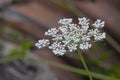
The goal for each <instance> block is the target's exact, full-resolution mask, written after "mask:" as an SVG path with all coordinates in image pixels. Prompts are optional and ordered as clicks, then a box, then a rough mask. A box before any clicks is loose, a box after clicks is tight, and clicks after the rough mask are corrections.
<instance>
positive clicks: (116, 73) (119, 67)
mask: <svg viewBox="0 0 120 80" xmlns="http://www.w3.org/2000/svg"><path fill="white" fill-rule="evenodd" d="M108 74H109V75H110V76H112V77H116V78H120V63H119V64H116V65H114V66H113V67H111V68H110V69H109V70H108Z"/></svg>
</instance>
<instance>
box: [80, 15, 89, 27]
mask: <svg viewBox="0 0 120 80" xmlns="http://www.w3.org/2000/svg"><path fill="white" fill-rule="evenodd" d="M78 20H79V24H80V25H82V26H88V25H89V19H87V18H85V17H83V18H78ZM83 28H84V27H83Z"/></svg>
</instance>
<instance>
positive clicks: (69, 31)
mask: <svg viewBox="0 0 120 80" xmlns="http://www.w3.org/2000/svg"><path fill="white" fill-rule="evenodd" d="M78 21H79V22H78V24H75V23H73V22H72V19H71V18H64V19H60V20H59V22H58V23H59V24H60V27H59V28H51V29H49V30H48V31H47V32H45V35H46V36H50V37H52V41H53V42H52V43H51V44H50V42H49V40H46V39H43V40H39V41H38V43H36V44H35V46H37V47H38V48H42V47H46V46H48V47H49V49H52V52H53V53H54V54H58V55H64V54H65V53H66V52H67V51H69V52H73V51H76V50H77V49H78V47H79V48H80V49H81V50H86V49H89V48H91V47H92V44H91V43H93V42H95V41H98V40H102V39H104V38H106V33H104V32H102V31H101V30H100V29H101V28H102V27H104V24H105V22H104V21H101V20H99V19H98V20H97V21H95V23H94V24H92V27H90V23H89V19H87V18H85V17H83V18H78Z"/></svg>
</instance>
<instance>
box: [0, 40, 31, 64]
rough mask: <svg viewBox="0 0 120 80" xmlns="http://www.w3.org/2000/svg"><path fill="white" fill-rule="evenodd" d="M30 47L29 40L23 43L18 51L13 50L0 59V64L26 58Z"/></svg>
mask: <svg viewBox="0 0 120 80" xmlns="http://www.w3.org/2000/svg"><path fill="white" fill-rule="evenodd" d="M30 47H31V42H30V41H29V40H27V41H25V42H23V43H22V45H21V46H20V49H17V48H16V49H13V50H12V51H11V52H10V53H9V54H8V55H7V56H5V57H4V58H2V59H0V63H4V62H8V61H12V60H16V59H19V58H24V57H26V54H27V51H28V50H29V49H30Z"/></svg>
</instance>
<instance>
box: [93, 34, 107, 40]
mask: <svg viewBox="0 0 120 80" xmlns="http://www.w3.org/2000/svg"><path fill="white" fill-rule="evenodd" d="M104 38H106V34H105V33H98V34H96V35H94V40H95V41H98V40H102V39H104Z"/></svg>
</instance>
